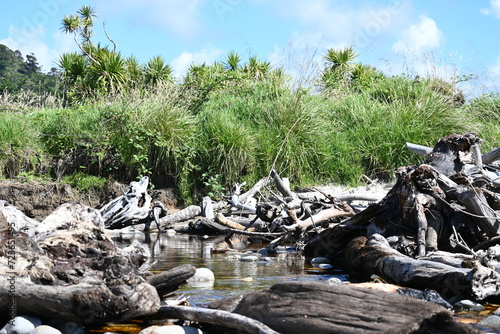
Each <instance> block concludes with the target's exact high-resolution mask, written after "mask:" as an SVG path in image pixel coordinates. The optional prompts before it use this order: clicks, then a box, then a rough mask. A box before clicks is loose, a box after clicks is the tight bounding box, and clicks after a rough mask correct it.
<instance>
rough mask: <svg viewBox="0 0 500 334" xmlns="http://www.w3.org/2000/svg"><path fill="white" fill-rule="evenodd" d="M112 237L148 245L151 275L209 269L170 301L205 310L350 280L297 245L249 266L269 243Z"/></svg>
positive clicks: (470, 319) (465, 314)
mask: <svg viewBox="0 0 500 334" xmlns="http://www.w3.org/2000/svg"><path fill="white" fill-rule="evenodd" d="M112 238H113V240H114V241H115V243H116V244H117V245H118V246H119V247H125V246H127V245H129V244H130V243H132V242H133V241H134V240H137V241H139V242H141V243H143V244H145V245H147V246H148V247H149V249H150V252H151V257H150V259H149V265H151V268H150V271H151V272H156V273H157V272H162V271H165V270H168V269H171V268H173V267H176V266H179V265H183V264H191V265H194V266H195V267H196V268H208V269H210V270H211V271H212V272H213V273H214V276H215V282H214V283H213V284H207V283H202V284H199V283H197V284H190V283H188V284H186V285H184V286H182V287H181V288H180V289H178V290H177V291H176V292H175V293H174V295H173V296H172V297H170V298H182V297H185V298H187V300H188V302H189V303H190V304H191V305H192V306H199V307H206V306H207V305H208V304H210V303H212V302H214V301H217V300H220V299H224V298H230V297H235V296H238V295H241V294H245V293H248V292H252V291H256V290H261V289H265V288H269V287H271V286H272V285H273V284H275V283H279V282H286V281H326V280H328V279H330V278H336V279H339V280H340V281H343V282H346V281H348V278H349V277H348V275H347V273H346V272H344V271H342V270H340V269H336V268H330V269H326V270H325V269H320V268H316V267H313V266H312V265H310V264H308V263H305V261H304V258H303V257H302V256H300V255H299V254H298V253H297V252H296V251H295V250H294V249H293V248H292V247H288V248H285V247H282V248H281V249H280V251H279V252H277V254H274V255H267V254H264V255H262V257H261V258H259V260H258V261H255V262H244V261H241V260H240V257H241V256H245V254H248V253H251V254H252V255H255V253H257V252H258V251H259V250H261V249H263V248H265V246H266V245H265V244H251V245H250V246H249V247H248V248H246V249H243V250H239V251H233V250H230V251H227V252H217V250H220V249H224V248H226V247H227V244H226V243H225V242H224V236H200V235H188V234H175V235H169V234H166V233H143V232H132V233H120V234H115V235H112ZM214 250H215V251H214ZM325 284H328V283H327V282H325ZM485 306H486V310H485V311H482V312H472V311H460V312H457V313H455V319H456V320H457V321H460V322H463V323H476V322H478V321H480V320H481V319H482V318H484V317H486V316H487V315H488V314H489V313H490V312H492V311H493V310H495V309H496V308H498V307H499V305H485ZM147 326H148V324H145V323H141V322H132V323H125V324H112V325H110V326H106V327H101V328H94V329H89V330H86V332H88V333H96V334H97V333H106V334H111V333H127V334H136V333H138V332H139V331H140V330H141V329H143V328H145V327H147ZM476 326H477V325H476ZM476 328H479V327H476ZM479 329H480V330H481V332H482V333H500V330H498V329H493V330H492V329H486V328H479Z"/></svg>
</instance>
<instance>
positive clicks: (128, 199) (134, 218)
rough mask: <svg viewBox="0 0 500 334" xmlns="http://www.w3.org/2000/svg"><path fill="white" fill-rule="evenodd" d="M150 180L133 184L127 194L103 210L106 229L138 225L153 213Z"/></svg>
mask: <svg viewBox="0 0 500 334" xmlns="http://www.w3.org/2000/svg"><path fill="white" fill-rule="evenodd" d="M148 182H149V178H148V177H147V176H144V177H143V178H141V179H140V180H139V181H138V182H131V183H130V187H129V189H128V190H127V192H126V193H125V194H123V195H122V196H120V197H118V198H116V199H114V200H113V201H111V202H109V203H108V204H106V205H105V206H104V207H103V208H102V209H101V210H100V212H101V215H102V217H103V218H104V224H105V226H106V228H109V229H116V228H123V227H126V226H130V225H134V224H138V223H139V222H140V221H142V220H144V219H145V218H147V217H148V216H149V214H150V211H151V196H150V195H149V194H148V192H147V189H148Z"/></svg>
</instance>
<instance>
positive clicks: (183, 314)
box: [150, 306, 279, 334]
mask: <svg viewBox="0 0 500 334" xmlns="http://www.w3.org/2000/svg"><path fill="white" fill-rule="evenodd" d="M150 318H151V319H166V318H168V319H181V320H190V321H195V322H201V323H205V324H211V325H218V326H223V327H225V328H233V329H236V330H238V333H241V332H242V333H249V334H279V333H278V332H276V331H274V330H272V329H271V328H269V327H267V326H266V325H264V324H263V323H261V322H259V321H257V320H255V319H252V318H249V317H246V316H244V315H240V314H235V313H231V312H227V311H222V310H213V309H203V308H194V307H186V306H162V307H161V308H160V310H158V312H157V313H156V314H155V315H154V316H152V317H150ZM240 331H241V332H240Z"/></svg>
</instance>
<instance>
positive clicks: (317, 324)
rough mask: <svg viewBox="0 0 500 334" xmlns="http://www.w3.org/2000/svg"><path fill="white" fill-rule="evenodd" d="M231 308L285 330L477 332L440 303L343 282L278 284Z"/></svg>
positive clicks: (299, 332)
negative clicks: (453, 316) (330, 283)
mask: <svg viewBox="0 0 500 334" xmlns="http://www.w3.org/2000/svg"><path fill="white" fill-rule="evenodd" d="M230 302H231V301H230ZM231 303H232V302H231ZM218 304H219V306H220V305H221V303H220V302H218ZM233 312H234V313H237V314H242V315H245V316H247V317H251V318H253V319H256V320H258V321H260V322H262V323H264V324H266V325H267V326H269V327H270V328H272V329H273V330H275V331H277V332H280V333H287V334H296V333H297V334H303V333H312V332H314V333H316V334H322V333H401V334H404V333H477V331H476V330H474V329H473V328H471V327H468V326H466V325H462V324H459V323H457V322H455V321H453V318H452V314H451V312H450V311H448V310H447V309H446V308H444V307H442V306H439V305H436V304H433V303H430V302H426V301H422V300H417V299H413V298H409V297H406V296H401V295H398V294H395V293H387V292H384V291H377V290H373V289H366V288H359V287H353V286H349V285H344V284H340V285H328V284H324V283H320V282H288V283H280V284H276V285H274V286H272V287H271V288H269V289H265V290H262V291H256V292H252V293H249V294H247V295H245V296H244V297H243V298H242V300H241V301H240V302H239V303H238V304H237V306H236V308H235V309H234V310H233Z"/></svg>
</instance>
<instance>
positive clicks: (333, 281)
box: [326, 277, 342, 285]
mask: <svg viewBox="0 0 500 334" xmlns="http://www.w3.org/2000/svg"><path fill="white" fill-rule="evenodd" d="M326 283H328V284H329V285H335V284H342V281H341V280H340V278H337V277H330V278H329V279H327V280H326Z"/></svg>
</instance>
